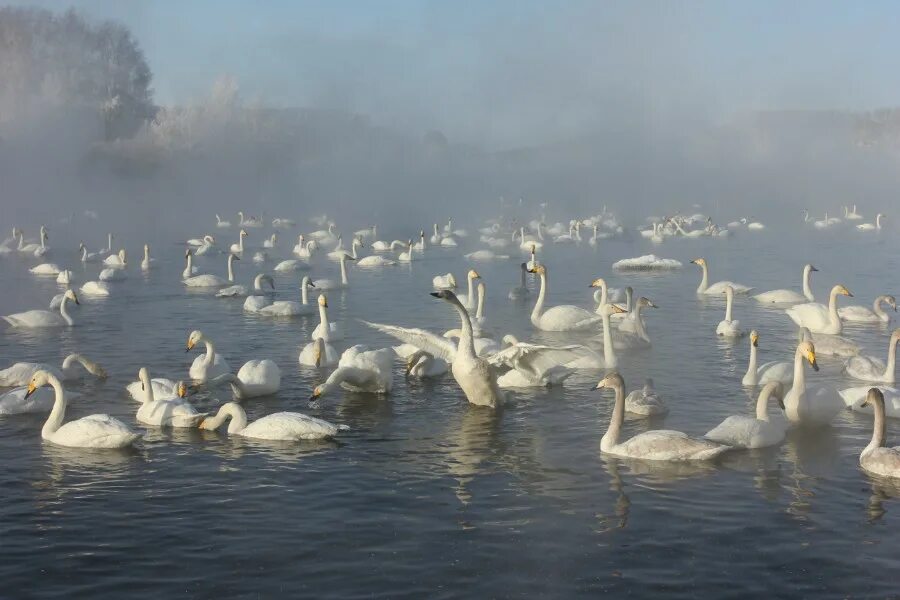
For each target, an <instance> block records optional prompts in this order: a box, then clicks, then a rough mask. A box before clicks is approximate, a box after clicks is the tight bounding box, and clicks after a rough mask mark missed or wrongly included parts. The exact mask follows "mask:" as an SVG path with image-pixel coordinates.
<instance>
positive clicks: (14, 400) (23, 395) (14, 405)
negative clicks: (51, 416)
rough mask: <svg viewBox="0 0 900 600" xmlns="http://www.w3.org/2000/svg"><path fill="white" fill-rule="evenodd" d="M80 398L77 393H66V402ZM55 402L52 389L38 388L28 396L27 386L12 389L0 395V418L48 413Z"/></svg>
mask: <svg viewBox="0 0 900 600" xmlns="http://www.w3.org/2000/svg"><path fill="white" fill-rule="evenodd" d="M28 381H29V382H30V381H31V379H29V380H28ZM80 396H81V394H79V393H77V392H66V400H74V399H75V398H79V397H80ZM55 401H56V394H54V393H53V390H52V389H47V388H38V389H37V390H35V391H34V393H32V394H29V393H28V386H27V385H25V386H22V387H17V388H13V389H11V390H9V391H8V392H4V393H2V394H0V416H6V415H23V414H31V413H49V412H50V411H51V410H53V403H54V402H55Z"/></svg>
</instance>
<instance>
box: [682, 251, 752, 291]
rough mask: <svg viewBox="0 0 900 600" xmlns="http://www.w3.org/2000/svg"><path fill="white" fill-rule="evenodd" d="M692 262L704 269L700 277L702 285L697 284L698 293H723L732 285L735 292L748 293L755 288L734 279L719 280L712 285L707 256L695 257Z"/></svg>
mask: <svg viewBox="0 0 900 600" xmlns="http://www.w3.org/2000/svg"><path fill="white" fill-rule="evenodd" d="M691 264H694V265H698V266H699V267H700V269H701V270H702V271H703V277H702V278H701V279H700V285H699V286H697V293H698V294H713V295H715V294H721V293H723V292H724V291H725V288H726V287H727V286H729V285H730V286H731V287H732V288H733V289H734V293H735V294H746V293H748V292H750V291H751V290H752V289H753V288H752V287H748V286H746V285H741V284H740V283H734V282H733V281H718V282H716V283H713V284H711V285H710V283H709V267H708V266H707V264H706V259H705V258H695V259H694V260H692V261H691Z"/></svg>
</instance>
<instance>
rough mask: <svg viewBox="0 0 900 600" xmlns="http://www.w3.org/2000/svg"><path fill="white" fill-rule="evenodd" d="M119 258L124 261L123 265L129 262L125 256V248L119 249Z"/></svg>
mask: <svg viewBox="0 0 900 600" xmlns="http://www.w3.org/2000/svg"><path fill="white" fill-rule="evenodd" d="M119 260H121V261H122V264H123V265H127V264H128V260H127V259H126V258H125V248H122V249H121V250H119Z"/></svg>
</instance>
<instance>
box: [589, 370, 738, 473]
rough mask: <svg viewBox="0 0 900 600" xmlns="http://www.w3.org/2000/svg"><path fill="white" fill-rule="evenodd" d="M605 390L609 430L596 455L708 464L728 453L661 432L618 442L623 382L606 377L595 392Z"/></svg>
mask: <svg viewBox="0 0 900 600" xmlns="http://www.w3.org/2000/svg"><path fill="white" fill-rule="evenodd" d="M605 388H606V389H612V390H614V391H615V394H616V404H615V407H614V408H613V412H612V417H611V418H610V422H609V429H607V430H606V433H605V434H603V437H602V438H601V439H600V451H601V452H603V453H604V454H610V455H612V456H619V457H622V458H637V459H641V460H662V461H689V460H712V459H714V458H716V457H717V456H719V455H720V454H722V453H723V452H725V451H726V450H729V447H728V446H723V445H721V444H717V443H715V442H711V441H709V440H704V439H696V438H691V437H688V436H687V435H686V434H684V433H681V432H680V431H670V430H665V429H660V430H655V431H645V432H643V433H639V434H637V435H636V436H634V437H632V438H630V439H627V440H625V441H622V442H620V441H619V434H620V430H621V429H622V423H623V422H624V421H625V381H624V380H623V379H622V376H621V375H619V374H618V373H617V372H613V373H610V374H609V375H607V376H606V377H604V378H603V379H601V380H600V382H599V383H598V384H597V387H596V388H595V389H598V390H599V389H605Z"/></svg>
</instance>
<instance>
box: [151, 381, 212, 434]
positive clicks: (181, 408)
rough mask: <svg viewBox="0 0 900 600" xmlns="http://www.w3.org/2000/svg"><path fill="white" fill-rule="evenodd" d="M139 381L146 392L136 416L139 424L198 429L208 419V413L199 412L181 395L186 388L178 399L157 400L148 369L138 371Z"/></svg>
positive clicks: (180, 390)
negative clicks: (205, 418)
mask: <svg viewBox="0 0 900 600" xmlns="http://www.w3.org/2000/svg"><path fill="white" fill-rule="evenodd" d="M138 379H139V380H140V382H141V390H142V391H143V392H144V398H143V402H141V406H140V408H138V411H137V416H136V419H137V421H138V422H139V423H143V424H144V425H156V426H158V427H180V428H181V427H196V426H197V425H199V424H200V422H201V421H202V420H203V418H204V417H206V413H200V412H197V409H196V408H194V407H193V406H192V405H191V403H190V402H188V401H186V400H184V396H182V395H181V393H183V390H184V387H179V388H178V391H179V392H180V393H179V396H178V397H177V398H170V399H166V400H156V398H155V396H154V395H153V384H152V382H151V380H150V372H149V371H147V368H146V367H141V370H140V371H138Z"/></svg>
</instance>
